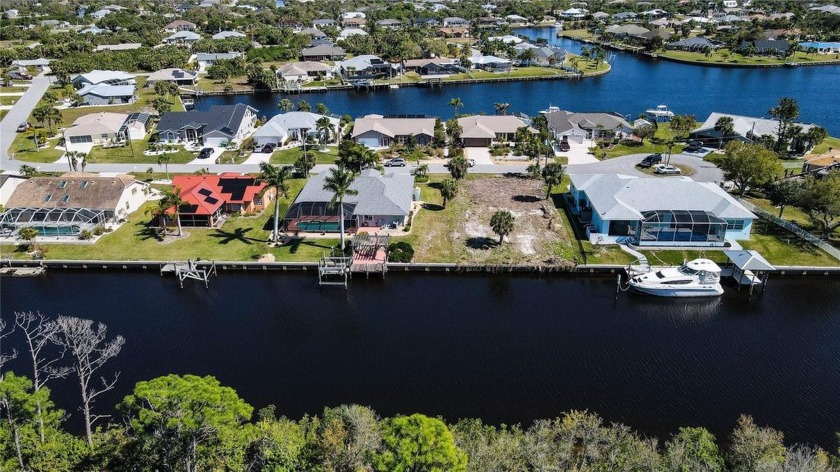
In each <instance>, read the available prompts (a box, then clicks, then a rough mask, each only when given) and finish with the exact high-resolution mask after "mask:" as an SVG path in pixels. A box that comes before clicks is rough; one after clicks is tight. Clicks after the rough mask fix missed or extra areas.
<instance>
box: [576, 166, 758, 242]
mask: <svg viewBox="0 0 840 472" xmlns="http://www.w3.org/2000/svg"><path fill="white" fill-rule="evenodd" d="M570 178H571V185H570V187H569V194H570V198H569V200H570V201H569V203H570V205H569V206H570V208H571V211H572V214H573V215H574V216H576V217H577V218H578V220H579V221H580V222H581V223H583V224H586V225H587V235H588V237H589V240H590V241H592V242H593V243H600V244H605V243H625V242H627V243H633V244H638V245H640V246H696V247H711V246H724V245H725V243H726V241H731V240H745V239H749V238H750V230H751V229H752V223H753V220H755V219H756V216H755V215H754V214H752V213H751V212H750V211H749V210H747V209H746V208H745V207H744V206H743V205H742V204H740V203H739V202H738V201H737V200H735V198H733V197H732V196H731V195H729V194H728V193H726V191H724V190H723V189H721V188H720V187H718V186H717V185H716V184H715V183H712V182H695V181H694V180H692V179H690V178H688V177H652V178H639V177H633V176H629V175H621V174H576V175H571V176H570Z"/></svg>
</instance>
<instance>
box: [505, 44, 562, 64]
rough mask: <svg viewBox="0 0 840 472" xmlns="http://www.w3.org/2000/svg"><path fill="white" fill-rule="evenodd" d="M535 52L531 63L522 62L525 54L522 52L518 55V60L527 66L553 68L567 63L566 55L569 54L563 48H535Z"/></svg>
mask: <svg viewBox="0 0 840 472" xmlns="http://www.w3.org/2000/svg"><path fill="white" fill-rule="evenodd" d="M531 49H533V51H534V56H535V57H534V59H532V60H529V61H523V60H522V54H523V52H524V50H523V51H520V52H518V53H517V56H516V57H517V59H518V60H519V61H520V62H525V63H527V65H532V66H533V65H537V66H551V65H556V64H563V62H565V61H566V55H567V54H568V52H567V51H566V50H565V49H563V48H556V47H548V46H542V47H534V48H531Z"/></svg>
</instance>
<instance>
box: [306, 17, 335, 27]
mask: <svg viewBox="0 0 840 472" xmlns="http://www.w3.org/2000/svg"><path fill="white" fill-rule="evenodd" d="M337 24H338V22H337V21H335V20H331V19H329V18H319V19H317V20H312V27H313V28H324V27H327V26H336V25H337Z"/></svg>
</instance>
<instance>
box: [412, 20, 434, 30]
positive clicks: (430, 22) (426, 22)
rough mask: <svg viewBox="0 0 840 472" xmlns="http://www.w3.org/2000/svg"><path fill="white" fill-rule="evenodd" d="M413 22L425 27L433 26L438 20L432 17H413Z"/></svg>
mask: <svg viewBox="0 0 840 472" xmlns="http://www.w3.org/2000/svg"><path fill="white" fill-rule="evenodd" d="M413 23H414V26H419V27H427V28H434V27H435V26H437V25H439V24H440V22H438V20H436V19H434V18H415V19H414V21H413Z"/></svg>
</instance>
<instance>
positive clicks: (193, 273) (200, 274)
mask: <svg viewBox="0 0 840 472" xmlns="http://www.w3.org/2000/svg"><path fill="white" fill-rule="evenodd" d="M166 274H175V276H176V277H178V281H179V282H180V284H181V288H184V279H193V280H200V281H203V282H204V287H205V288H209V286H210V275H211V274H212V275H213V276H216V275H218V274H217V273H216V263H215V262H211V263H210V266H209V267H207V266H203V267H199V266H198V263H197V262H196V261H194V260H192V259H187V262H170V263H168V264H163V265H162V266H161V267H160V275H161V276H163V275H166Z"/></svg>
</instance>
